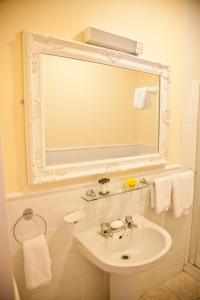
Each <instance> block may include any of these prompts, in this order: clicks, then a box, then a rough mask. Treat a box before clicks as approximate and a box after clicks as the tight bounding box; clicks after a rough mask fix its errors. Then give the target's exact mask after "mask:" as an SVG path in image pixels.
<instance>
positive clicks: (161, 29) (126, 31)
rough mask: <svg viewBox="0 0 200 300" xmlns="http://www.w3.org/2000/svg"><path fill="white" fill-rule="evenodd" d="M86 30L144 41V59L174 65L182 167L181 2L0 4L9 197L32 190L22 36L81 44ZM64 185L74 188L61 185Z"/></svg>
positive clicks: (0, 92) (174, 131) (175, 127)
mask: <svg viewBox="0 0 200 300" xmlns="http://www.w3.org/2000/svg"><path fill="white" fill-rule="evenodd" d="M87 26H94V27H97V28H100V29H102V30H106V31H110V32H113V33H116V34H119V35H123V36H125V37H128V38H132V39H136V40H140V41H142V42H143V43H144V54H143V57H145V58H148V59H151V60H156V61H160V62H163V63H166V64H169V65H171V67H172V84H171V109H172V127H171V137H170V145H171V150H170V162H177V161H179V150H180V138H179V136H180V103H181V99H182V85H181V82H182V78H181V76H182V75H181V74H182V68H183V65H182V62H183V58H182V49H183V1H182V0H177V1H174V0H169V1H163V0H149V1H146V0H141V1H137V0H133V1H129V0H125V1H124V0H109V1H108V0H102V1H98V0H81V1H80V0H79V1H78V0H74V1H72V0H69V1H66V0H59V1H55V0H49V1H42V0H35V1H31V0H3V1H0V50H1V56H0V66H1V68H0V82H1V89H0V101H1V110H0V126H1V131H2V142H3V156H4V174H5V188H6V192H14V191H23V190H28V189H29V190H31V189H33V188H30V187H28V186H27V175H26V159H25V133H24V107H23V105H21V104H20V100H21V98H23V73H22V43H21V42H22V41H21V34H20V32H21V31H22V30H24V29H26V30H30V31H35V32H41V33H46V34H51V35H55V36H58V37H62V38H66V39H79V40H81V38H82V34H80V32H81V31H82V30H83V29H85V28H86V27H87ZM84 180H86V179H84ZM66 183H70V182H69V181H68V182H63V183H62V184H66ZM58 185H59V186H60V183H59V184H51V185H45V186H58ZM43 187H44V186H42V187H41V186H40V187H34V189H38V188H43Z"/></svg>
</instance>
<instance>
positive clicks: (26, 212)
mask: <svg viewBox="0 0 200 300" xmlns="http://www.w3.org/2000/svg"><path fill="white" fill-rule="evenodd" d="M33 217H38V218H40V219H41V220H42V221H43V222H44V234H45V235H46V234H47V222H46V220H45V219H44V218H43V217H42V216H40V215H37V214H34V213H33V210H32V208H26V209H25V210H24V212H23V214H22V216H21V217H19V218H18V219H17V221H16V222H15V224H14V226H13V235H14V238H15V240H16V241H17V242H18V243H19V244H21V245H22V244H23V243H22V242H21V241H20V240H19V239H18V238H17V236H16V233H15V229H16V226H17V224H18V223H19V222H20V221H21V220H22V219H24V220H27V221H28V220H31V219H32V218H33Z"/></svg>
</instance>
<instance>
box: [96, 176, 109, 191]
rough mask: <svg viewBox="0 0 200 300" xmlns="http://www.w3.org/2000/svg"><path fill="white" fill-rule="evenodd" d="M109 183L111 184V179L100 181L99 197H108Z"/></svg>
mask: <svg viewBox="0 0 200 300" xmlns="http://www.w3.org/2000/svg"><path fill="white" fill-rule="evenodd" d="M109 182H110V179H109V178H101V179H100V180H99V184H100V190H99V195H107V194H109V193H110V191H109Z"/></svg>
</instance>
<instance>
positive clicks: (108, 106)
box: [24, 32, 170, 184]
mask: <svg viewBox="0 0 200 300" xmlns="http://www.w3.org/2000/svg"><path fill="white" fill-rule="evenodd" d="M24 74H25V111H26V140H27V164H28V178H29V183H30V184H38V183H44V182H51V181H58V180H64V179H68V178H75V177H82V176H89V175H97V174H98V175H99V174H105V173H106V172H107V170H108V169H110V168H109V167H108V166H112V165H117V170H116V168H115V170H111V172H112V171H123V170H128V169H134V168H140V167H146V166H156V165H163V164H165V163H166V160H167V155H168V129H169V118H170V111H169V104H168V92H169V67H168V66H167V65H163V64H160V63H156V62H151V61H148V60H145V59H142V58H138V57H135V56H133V55H130V54H127V53H123V52H121V51H116V50H111V49H106V48H103V47H97V46H91V45H88V44H84V43H78V42H74V41H66V40H62V39H58V38H55V37H52V36H44V35H42V34H36V33H30V32H25V33H24Z"/></svg>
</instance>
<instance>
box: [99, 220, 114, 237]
mask: <svg viewBox="0 0 200 300" xmlns="http://www.w3.org/2000/svg"><path fill="white" fill-rule="evenodd" d="M100 233H101V235H103V236H105V237H112V236H113V232H112V229H111V228H110V224H109V223H102V224H101V231H100Z"/></svg>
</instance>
